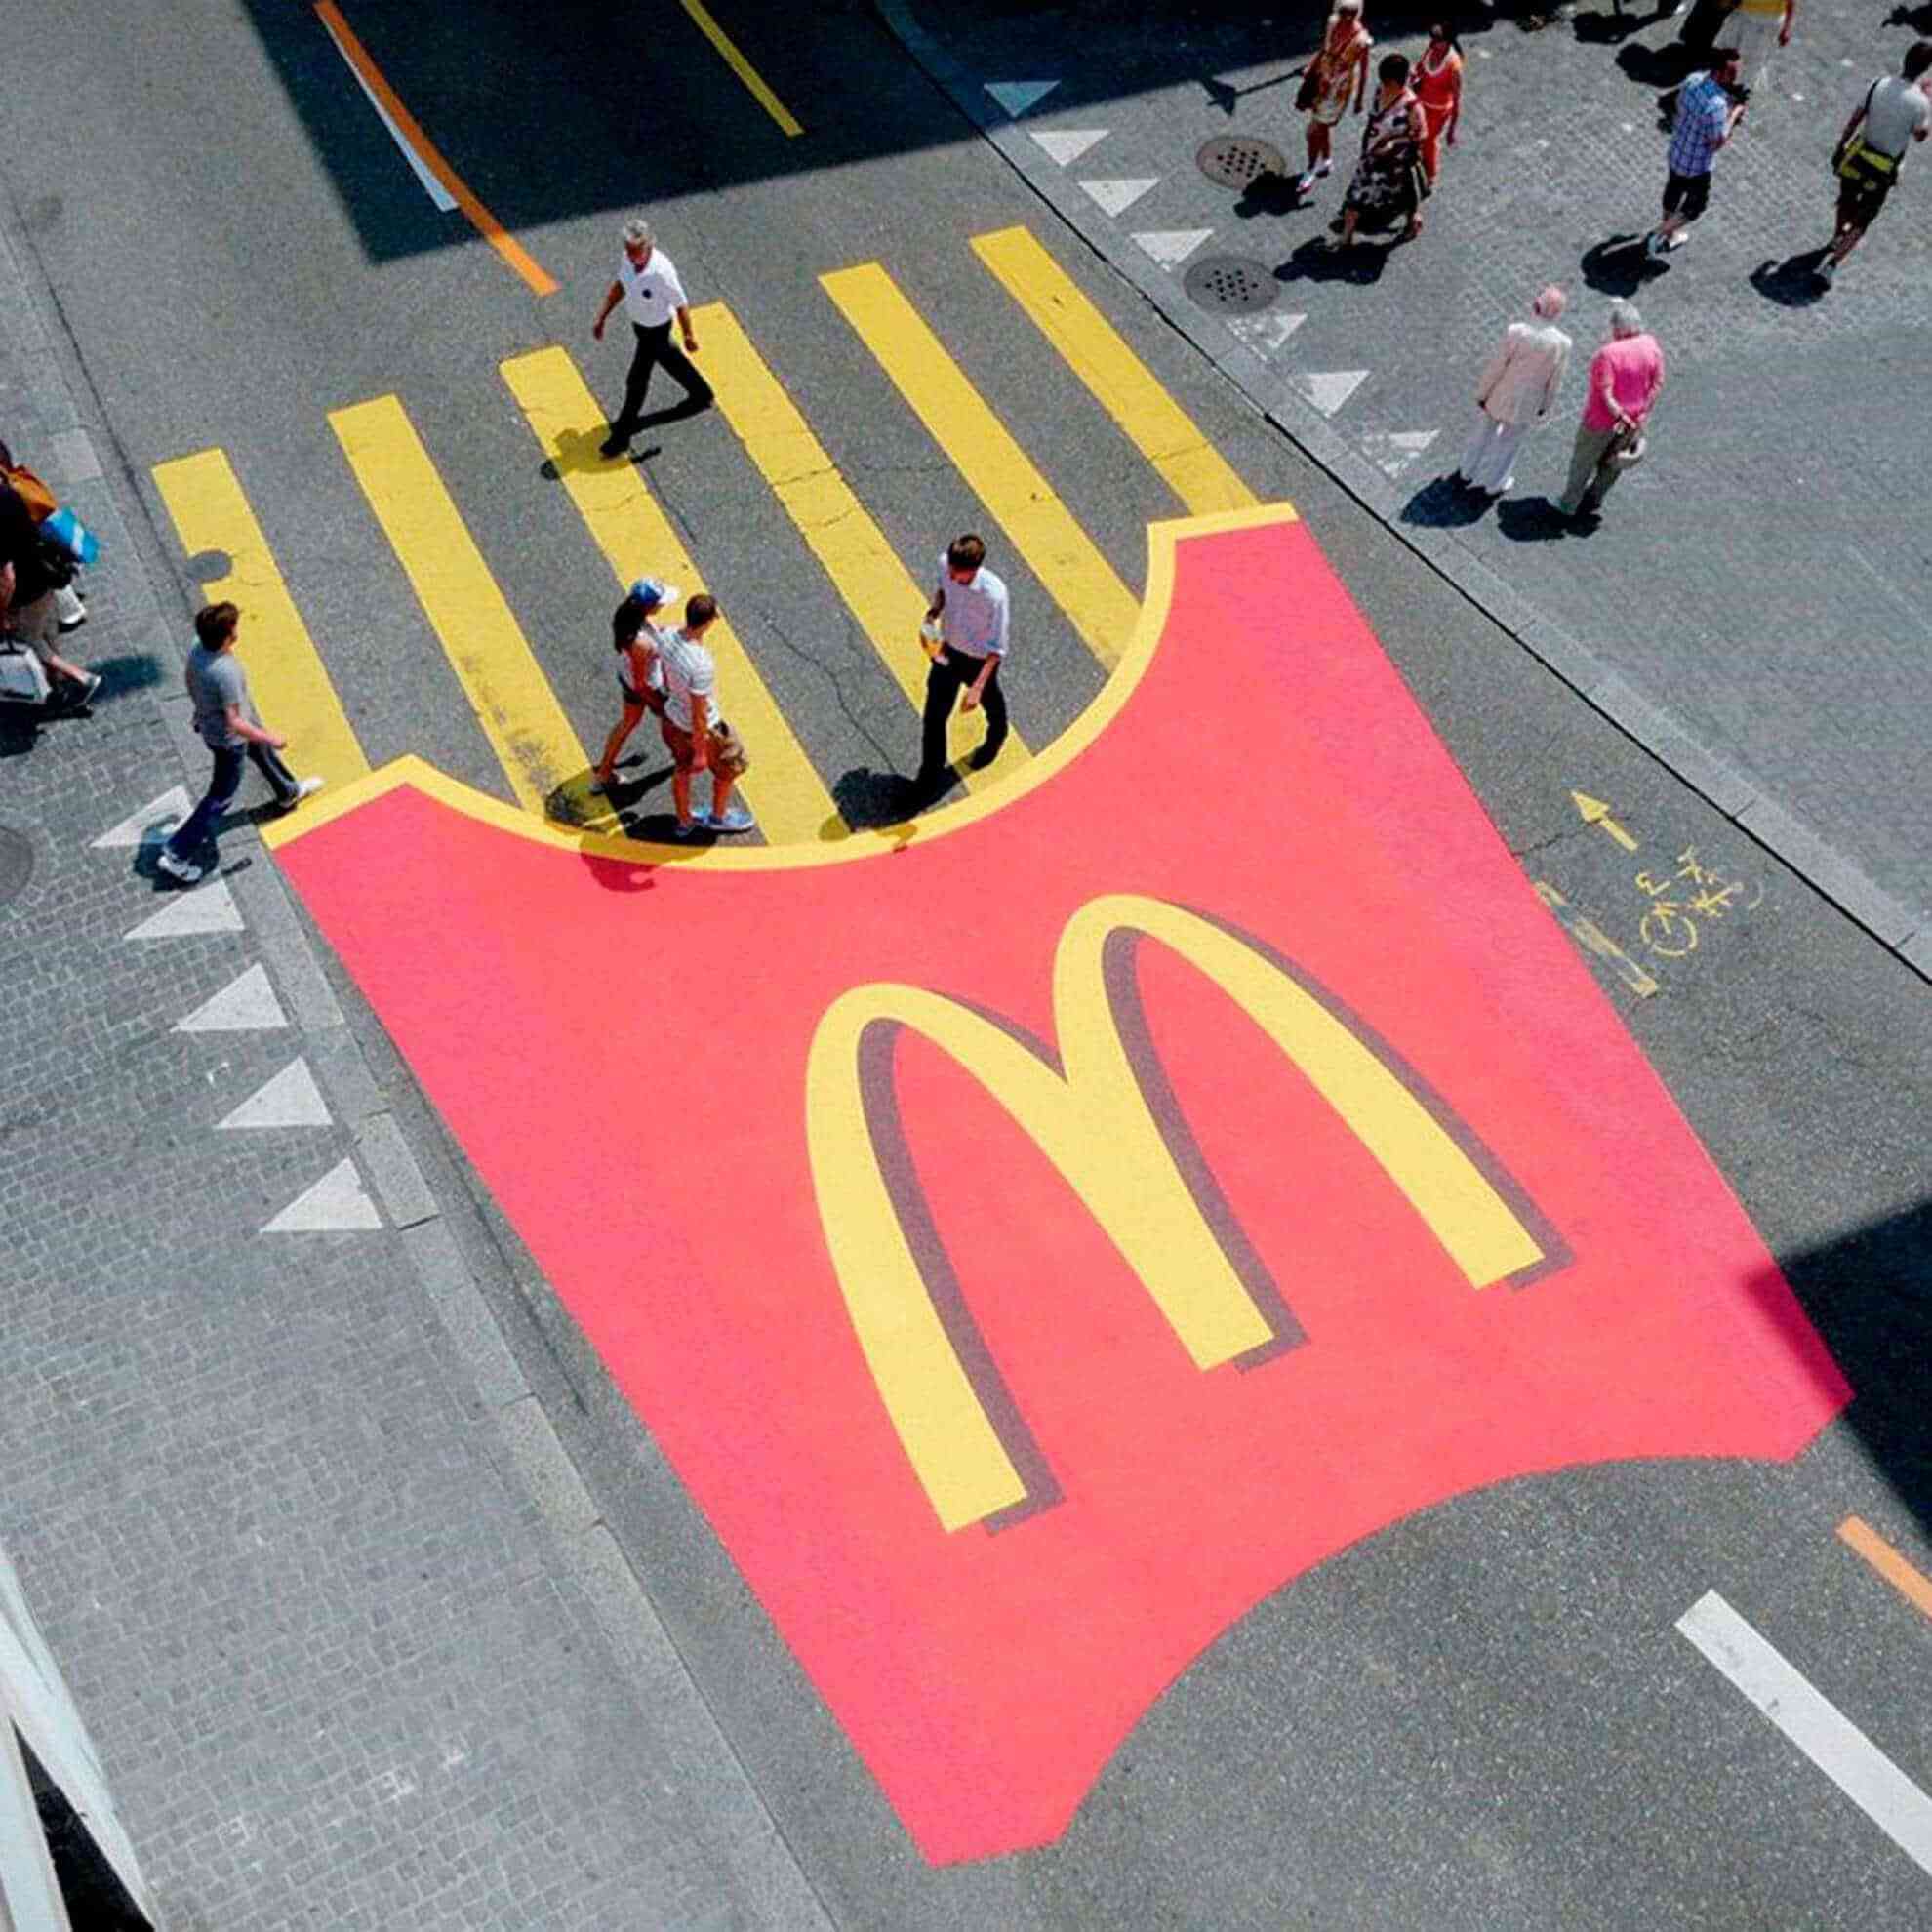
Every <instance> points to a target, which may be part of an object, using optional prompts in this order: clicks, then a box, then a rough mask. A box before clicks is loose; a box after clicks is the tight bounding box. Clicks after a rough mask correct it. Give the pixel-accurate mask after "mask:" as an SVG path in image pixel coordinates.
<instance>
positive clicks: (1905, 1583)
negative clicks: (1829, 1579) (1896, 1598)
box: [1838, 1516, 1932, 1617]
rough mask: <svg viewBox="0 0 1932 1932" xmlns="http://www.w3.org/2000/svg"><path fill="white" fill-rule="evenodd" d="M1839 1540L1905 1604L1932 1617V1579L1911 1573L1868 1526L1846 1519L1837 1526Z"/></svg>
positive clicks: (1848, 1517) (1910, 1566)
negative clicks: (1853, 1551)
mask: <svg viewBox="0 0 1932 1932" xmlns="http://www.w3.org/2000/svg"><path fill="white" fill-rule="evenodd" d="M1838 1541H1839V1542H1840V1543H1842V1544H1845V1545H1846V1546H1847V1547H1848V1548H1850V1549H1852V1550H1857V1551H1858V1553H1859V1554H1860V1555H1861V1556H1863V1557H1864V1558H1865V1560H1866V1561H1867V1562H1868V1563H1870V1564H1871V1565H1872V1568H1873V1569H1874V1570H1876V1571H1877V1572H1878V1574H1879V1575H1880V1576H1881V1577H1883V1578H1884V1579H1885V1581H1886V1582H1887V1583H1888V1584H1890V1585H1891V1586H1892V1588H1893V1589H1894V1590H1897V1591H1898V1592H1899V1594H1900V1595H1901V1596H1903V1597H1904V1598H1905V1599H1906V1601H1907V1602H1908V1603H1911V1604H1914V1605H1916V1607H1917V1608H1919V1609H1920V1610H1922V1611H1924V1612H1925V1614H1926V1615H1927V1616H1928V1617H1932V1577H1928V1576H1925V1575H1923V1574H1921V1573H1920V1572H1919V1571H1917V1570H1914V1569H1913V1568H1912V1565H1911V1564H1910V1563H1908V1562H1907V1561H1906V1559H1905V1558H1904V1557H1903V1556H1901V1555H1900V1554H1899V1552H1898V1551H1897V1550H1894V1549H1893V1548H1892V1546H1891V1545H1890V1544H1889V1543H1887V1542H1886V1541H1885V1539H1884V1538H1883V1537H1882V1536H1880V1535H1879V1534H1878V1532H1877V1531H1876V1530H1875V1529H1873V1528H1872V1525H1871V1524H1870V1523H1868V1522H1866V1521H1864V1520H1863V1519H1862V1518H1861V1517H1858V1516H1847V1517H1846V1518H1845V1519H1844V1521H1843V1522H1841V1523H1840V1524H1839V1525H1838Z"/></svg>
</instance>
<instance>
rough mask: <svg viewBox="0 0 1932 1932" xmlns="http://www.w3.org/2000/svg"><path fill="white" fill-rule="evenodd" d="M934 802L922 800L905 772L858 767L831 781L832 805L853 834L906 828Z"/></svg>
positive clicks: (866, 766)
mask: <svg viewBox="0 0 1932 1932" xmlns="http://www.w3.org/2000/svg"><path fill="white" fill-rule="evenodd" d="M941 795H942V796H945V795H946V794H944V793H942V794H941ZM932 802H933V801H932V800H930V799H922V798H921V797H920V795H919V789H918V786H916V785H914V784H913V783H912V781H911V780H910V779H909V778H907V777H906V775H905V774H904V773H903V772H879V771H874V770H873V769H872V768H871V767H870V766H869V765H857V766H854V767H853V769H852V770H851V771H849V772H847V773H845V774H844V775H843V776H842V777H840V778H838V779H835V780H834V781H833V782H832V803H833V804H834V805H836V806H837V807H838V816H839V817H840V818H841V819H843V820H844V821H845V823H846V824H847V825H850V826H851V827H852V829H853V830H854V831H866V830H876V829H877V828H878V827H880V826H883V825H904V824H905V823H906V820H908V819H910V818H912V817H914V816H915V815H916V814H917V813H919V812H921V811H924V810H926V809H928V807H929V806H930V805H931V804H932Z"/></svg>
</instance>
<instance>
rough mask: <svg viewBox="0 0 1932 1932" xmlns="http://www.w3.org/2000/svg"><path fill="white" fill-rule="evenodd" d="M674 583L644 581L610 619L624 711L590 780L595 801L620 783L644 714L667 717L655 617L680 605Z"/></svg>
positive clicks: (653, 580) (636, 584) (652, 579)
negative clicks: (621, 764) (623, 754)
mask: <svg viewBox="0 0 1932 1932" xmlns="http://www.w3.org/2000/svg"><path fill="white" fill-rule="evenodd" d="M677 596H678V590H677V585H676V584H663V583H660V582H659V581H658V579H656V578H655V577H640V578H639V579H638V580H637V582H636V583H635V584H632V585H631V586H630V590H629V594H628V595H626V596H625V598H624V602H623V603H621V604H620V605H619V606H618V607H617V610H616V611H615V612H614V613H613V614H612V617H611V648H612V649H613V650H614V651H615V652H616V653H617V658H618V696H619V698H620V699H621V700H622V701H623V704H624V713H623V715H622V716H621V717H620V718H619V719H618V721H617V723H616V724H614V725H613V726H612V727H611V735H610V737H609V738H607V739H605V741H604V755H603V756H602V757H601V758H599V759H598V760H597V770H596V773H595V775H594V776H593V777H592V778H591V781H590V792H591V796H592V797H597V798H601V797H602V796H603V795H604V793H606V792H607V791H609V790H610V789H611V788H612V787H613V786H614V785H616V784H617V783H618V775H617V761H618V753H619V752H620V751H622V750H623V749H624V740H625V739H627V738H628V737H629V736H630V734H631V733H632V732H633V731H635V730H636V729H637V727H638V726H639V725H641V724H642V723H643V722H644V714H645V712H646V711H650V712H653V713H654V714H655V715H657V716H658V717H661V718H662V717H663V716H664V670H663V667H662V666H661V665H660V664H659V663H658V643H659V638H658V631H657V626H656V624H654V623H653V621H652V620H653V619H654V618H655V617H656V616H657V614H658V612H659V611H661V610H663V611H668V610H669V609H670V608H671V606H673V605H674V604H675V603H676V602H677Z"/></svg>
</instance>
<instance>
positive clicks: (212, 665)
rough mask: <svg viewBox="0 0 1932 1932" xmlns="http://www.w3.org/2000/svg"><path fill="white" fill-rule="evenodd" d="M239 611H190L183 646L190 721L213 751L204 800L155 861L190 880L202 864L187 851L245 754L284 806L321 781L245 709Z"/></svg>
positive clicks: (237, 776) (229, 788) (232, 786)
mask: <svg viewBox="0 0 1932 1932" xmlns="http://www.w3.org/2000/svg"><path fill="white" fill-rule="evenodd" d="M240 628H241V612H240V611H239V610H237V609H236V607H235V606H234V605H233V604H209V605H208V606H206V607H205V608H204V609H202V610H199V611H197V612H195V614H194V648H193V649H192V650H191V651H189V653H188V661H187V690H188V702H189V703H190V704H192V705H193V706H194V728H195V730H196V731H197V732H198V733H199V734H200V735H201V742H202V744H204V745H207V746H208V748H209V750H211V751H212V752H214V754H215V770H214V773H213V775H212V776H211V777H210V779H209V781H208V790H207V792H206V793H205V794H204V795H203V797H202V800H201V803H200V804H199V805H197V806H196V807H195V808H194V810H193V811H192V812H190V813H189V814H188V816H187V818H186V820H185V821H184V822H183V823H182V824H181V825H180V826H179V827H178V828H177V830H176V831H175V832H174V834H173V835H172V836H171V837H170V838H169V839H168V840H167V842H166V843H165V844H164V845H163V846H162V847H161V850H160V851H159V852H158V853H157V854H156V855H155V864H156V865H159V866H160V868H161V869H162V870H163V871H164V872H166V873H167V874H168V876H169V877H170V878H171V879H180V880H181V883H182V884H183V885H192V884H193V883H194V882H195V880H197V879H198V878H200V876H201V873H202V867H201V866H200V865H196V864H195V863H194V861H193V859H192V858H191V857H190V855H191V854H192V853H194V852H195V851H197V850H198V849H199V848H200V846H201V844H202V842H203V840H204V839H206V838H207V836H208V834H209V831H210V830H211V829H212V828H213V826H214V824H215V821H216V820H217V819H218V818H219V817H220V816H221V814H222V813H223V812H224V811H226V810H227V808H228V806H229V805H230V804H231V803H232V802H233V800H234V795H235V793H236V792H237V791H239V790H240V789H241V781H242V761H243V760H244V759H249V760H252V761H253V763H254V765H255V768H256V770H257V771H259V772H260V773H261V774H262V777H263V778H265V779H266V780H267V781H268V784H269V785H270V786H271V787H272V789H273V790H274V793H275V802H276V803H277V804H278V805H280V806H281V808H282V810H283V811H285V812H287V811H290V810H292V809H293V808H294V807H295V806H297V805H300V804H301V803H302V800H303V799H304V798H306V797H307V796H308V795H309V794H310V793H311V792H314V791H319V790H321V788H322V781H321V780H320V779H319V778H297V777H296V775H295V774H294V773H293V772H292V771H290V770H289V768H288V766H286V765H285V764H283V763H282V761H281V759H280V758H278V757H277V756H276V755H275V754H276V753H277V752H278V751H280V750H281V749H282V748H283V747H284V746H285V745H287V744H288V740H287V739H285V738H280V737H277V736H276V734H275V733H274V732H272V731H269V730H267V729H266V728H265V727H264V726H262V724H260V723H258V722H257V721H256V719H254V718H252V717H251V716H250V715H249V704H248V677H247V674H246V673H245V672H244V671H243V669H242V667H241V662H240V660H239V659H237V658H236V656H235V637H236V634H237V632H238V631H239V630H240Z"/></svg>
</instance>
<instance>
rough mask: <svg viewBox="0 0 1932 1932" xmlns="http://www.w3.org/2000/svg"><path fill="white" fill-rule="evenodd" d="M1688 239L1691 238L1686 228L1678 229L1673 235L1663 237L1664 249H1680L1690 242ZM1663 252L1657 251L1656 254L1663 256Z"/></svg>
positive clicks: (1662, 250)
mask: <svg viewBox="0 0 1932 1932" xmlns="http://www.w3.org/2000/svg"><path fill="white" fill-rule="evenodd" d="M1690 238H1691V231H1690V230H1689V229H1688V228H1679V229H1678V230H1677V231H1676V232H1675V233H1674V234H1670V235H1666V236H1665V237H1664V248H1667V249H1668V248H1682V247H1683V245H1684V244H1685V243H1686V242H1687V241H1689V240H1690ZM1663 252H1664V249H1659V250H1658V253H1659V254H1660V255H1661V254H1663Z"/></svg>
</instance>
